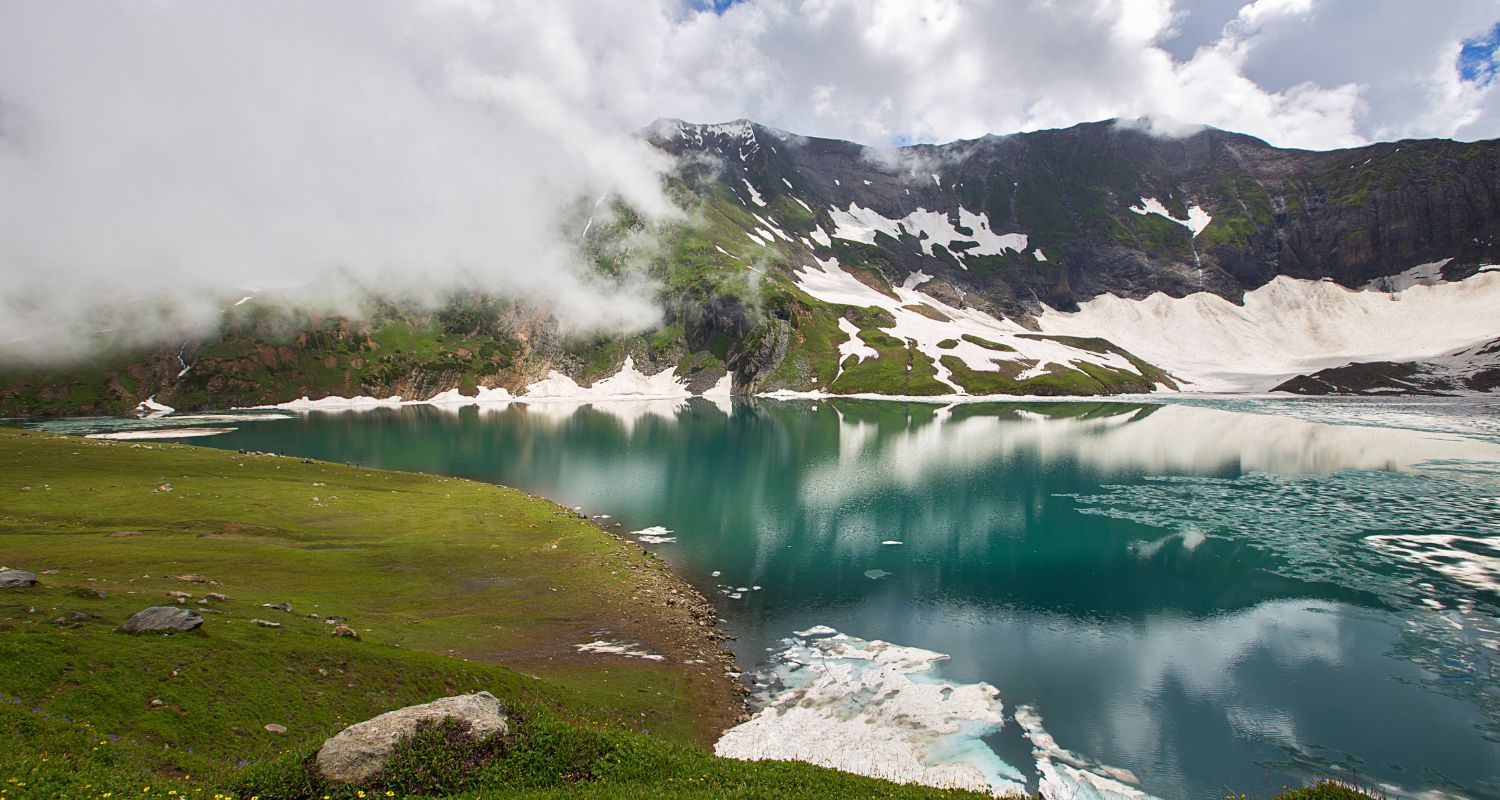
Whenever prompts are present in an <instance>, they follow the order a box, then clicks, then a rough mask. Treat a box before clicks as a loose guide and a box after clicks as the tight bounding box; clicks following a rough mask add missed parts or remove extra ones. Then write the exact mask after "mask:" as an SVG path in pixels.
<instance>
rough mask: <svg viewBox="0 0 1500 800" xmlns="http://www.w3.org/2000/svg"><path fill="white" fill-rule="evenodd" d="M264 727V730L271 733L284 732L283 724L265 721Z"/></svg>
mask: <svg viewBox="0 0 1500 800" xmlns="http://www.w3.org/2000/svg"><path fill="white" fill-rule="evenodd" d="M265 727H266V730H268V731H270V732H271V733H286V726H285V725H277V724H276V723H274V722H271V723H267V724H266V726H265Z"/></svg>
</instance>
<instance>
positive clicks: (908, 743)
mask: <svg viewBox="0 0 1500 800" xmlns="http://www.w3.org/2000/svg"><path fill="white" fill-rule="evenodd" d="M781 645H782V646H781V649H779V650H773V651H772V655H771V656H770V658H769V661H768V663H769V666H768V667H767V668H766V669H765V670H763V671H762V672H760V673H758V674H757V675H756V676H755V684H756V691H755V694H754V697H753V702H754V704H755V705H756V706H757V710H756V712H755V715H754V716H752V717H751V718H750V721H749V722H746V723H743V724H741V725H738V726H736V727H734V728H730V729H729V730H728V731H725V732H724V735H723V736H722V737H720V739H719V741H718V743H717V744H715V745H714V752H715V753H716V754H718V755H720V756H725V757H728V758H738V759H744V760H749V761H757V760H762V759H784V760H791V761H805V762H807V763H811V764H818V765H821V766H825V767H832V768H833V769H840V770H844V771H845V772H853V773H855V774H858V775H868V776H871V777H875V778H884V779H886V780H892V781H896V782H899V783H918V784H924V785H927V786H936V787H942V788H953V789H968V790H971V791H978V792H987V793H989V794H993V795H995V796H1006V795H1011V794H1020V793H1023V792H1025V791H1026V788H1027V786H1026V784H1027V774H1026V773H1024V772H1022V771H1021V770H1020V769H1017V768H1016V767H1014V766H1012V765H1011V764H1008V763H1006V762H1005V761H1004V760H1002V759H1001V758H1000V757H999V756H998V755H996V753H995V752H994V751H993V750H992V749H990V746H989V745H988V744H986V743H985V741H984V737H986V736H989V735H991V734H994V733H996V732H998V731H999V730H1000V729H1001V728H1002V727H1003V726H1004V725H1005V714H1004V710H1005V709H1004V704H1003V703H1002V702H1001V700H1000V691H999V690H998V689H996V688H995V687H994V686H992V685H990V684H988V683H983V682H979V683H960V682H956V681H949V680H945V679H944V678H943V677H942V676H941V675H940V674H939V669H938V665H939V664H940V663H941V662H943V661H946V660H947V659H948V656H946V655H944V654H942V653H935V652H933V651H931V650H924V649H922V648H919V647H906V646H902V645H897V644H892V643H890V642H884V641H880V640H869V641H866V640H864V639H859V638H855V637H853V636H849V635H847V634H843V633H840V632H838V631H837V630H835V629H834V628H831V627H829V626H827V625H814V626H812V627H810V628H808V629H806V630H801V631H796V632H795V636H794V637H793V638H789V639H783V640H782V642H781ZM1015 719H1016V722H1017V723H1019V725H1020V727H1021V730H1022V734H1023V735H1024V736H1025V737H1026V738H1027V739H1028V740H1030V741H1031V743H1032V747H1033V757H1034V759H1035V765H1034V767H1035V769H1034V771H1033V773H1032V774H1033V776H1034V778H1035V788H1036V789H1037V790H1038V791H1039V792H1040V793H1041V796H1042V797H1043V798H1045V799H1046V800H1149V798H1150V797H1151V796H1150V795H1148V794H1147V793H1145V792H1144V791H1142V790H1141V789H1139V788H1137V786H1136V784H1138V783H1139V780H1138V779H1137V778H1136V776H1135V775H1134V774H1133V773H1131V772H1130V771H1129V770H1126V769H1120V768H1117V767H1109V766H1105V765H1103V764H1099V763H1097V762H1094V761H1092V760H1090V759H1088V758H1087V757H1085V756H1082V755H1080V754H1078V753H1075V752H1072V751H1070V750H1065V749H1063V748H1062V747H1060V746H1058V744H1057V742H1056V741H1055V740H1054V739H1053V738H1052V735H1051V734H1049V733H1048V732H1047V730H1046V729H1045V728H1044V727H1043V726H1042V718H1041V715H1040V714H1039V713H1037V711H1036V709H1035V708H1033V707H1030V706H1022V707H1021V708H1020V709H1017V710H1016V712H1015ZM1028 766H1030V765H1028Z"/></svg>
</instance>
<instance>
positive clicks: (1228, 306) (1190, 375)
mask: <svg viewBox="0 0 1500 800" xmlns="http://www.w3.org/2000/svg"><path fill="white" fill-rule="evenodd" d="M1431 266H1432V265H1423V266H1421V267H1415V268H1413V269H1412V270H1409V271H1408V272H1407V273H1405V277H1402V276H1398V277H1397V278H1395V279H1392V282H1393V284H1394V285H1398V286H1404V287H1405V288H1403V289H1401V290H1399V291H1396V292H1390V293H1388V292H1381V291H1358V290H1354V289H1346V288H1344V287H1343V286H1340V285H1338V284H1336V283H1333V282H1332V281H1308V280H1299V279H1297V278H1287V277H1278V278H1275V279H1274V280H1272V281H1271V282H1270V283H1267V284H1266V285H1265V286H1262V287H1260V288H1259V289H1255V290H1254V291H1251V292H1247V293H1246V294H1245V299H1244V305H1242V306H1239V305H1235V304H1234V303H1231V302H1229V301H1228V300H1225V299H1224V298H1222V297H1219V296H1218V295H1214V294H1208V293H1206V292H1202V293H1198V294H1192V295H1189V296H1187V297H1183V298H1173V297H1168V296H1167V295H1164V294H1154V295H1151V296H1150V297H1147V298H1146V299H1144V300H1126V299H1124V298H1120V297H1115V296H1113V295H1106V296H1103V297H1096V298H1094V299H1093V300H1090V301H1088V302H1086V303H1083V304H1082V305H1081V306H1080V308H1079V310H1078V311H1076V312H1072V313H1065V312H1061V311H1053V310H1048V311H1047V313H1045V314H1043V315H1042V316H1041V317H1039V318H1038V320H1037V321H1038V323H1039V324H1040V325H1041V329H1042V331H1043V332H1045V333H1050V334H1059V335H1067V336H1099V337H1103V338H1105V339H1108V340H1110V341H1111V342H1114V343H1115V344H1117V345H1119V346H1120V347H1123V348H1125V349H1126V350H1129V351H1130V352H1131V353H1134V354H1135V355H1136V356H1139V357H1140V358H1143V359H1145V360H1146V361H1149V362H1151V363H1152V364H1155V365H1156V366H1158V367H1161V368H1162V369H1164V370H1167V371H1168V372H1170V373H1172V374H1173V375H1174V376H1176V377H1178V378H1180V379H1182V380H1183V381H1185V382H1187V385H1185V386H1184V387H1183V389H1184V390H1186V391H1196V392H1230V393H1236V392H1265V391H1268V390H1270V389H1271V388H1273V387H1275V386H1276V385H1277V384H1280V383H1281V382H1282V381H1284V380H1286V379H1287V378H1291V377H1293V376H1296V375H1301V374H1304V373H1308V372H1315V371H1317V370H1320V369H1324V368H1326V367H1336V366H1341V365H1343V364H1348V363H1350V362H1356V361H1421V360H1427V359H1433V358H1440V357H1444V356H1448V355H1450V354H1453V353H1456V352H1458V351H1460V350H1463V349H1465V348H1470V347H1472V346H1474V345H1475V344H1477V343H1479V342H1482V341H1489V340H1491V339H1494V338H1496V337H1497V336H1500V311H1497V309H1500V268H1494V267H1489V268H1485V269H1484V270H1481V271H1480V272H1479V273H1478V274H1476V275H1474V276H1472V277H1470V278H1469V279H1467V280H1464V281H1449V282H1431V276H1430V274H1428V273H1430V271H1431ZM1424 277H1425V278H1426V280H1427V282H1425V283H1424V282H1423V280H1421V278H1424Z"/></svg>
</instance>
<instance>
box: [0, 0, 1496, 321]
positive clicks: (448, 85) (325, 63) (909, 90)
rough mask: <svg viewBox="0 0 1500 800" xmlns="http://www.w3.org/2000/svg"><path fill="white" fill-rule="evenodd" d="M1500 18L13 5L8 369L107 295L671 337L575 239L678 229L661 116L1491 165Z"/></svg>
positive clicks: (1103, 0) (1416, 7)
mask: <svg viewBox="0 0 1500 800" xmlns="http://www.w3.org/2000/svg"><path fill="white" fill-rule="evenodd" d="M1497 17H1500V10H1497V8H1496V6H1495V3H1494V2H1493V0H1454V1H1453V2H1451V3H1447V4H1445V5H1444V9H1443V13H1442V14H1436V13H1432V11H1431V9H1427V8H1425V7H1424V6H1422V5H1421V4H1415V3H1409V2H1404V1H1403V0H1255V1H1254V2H1248V1H1245V2H1235V1H1234V0H1194V1H1193V2H1189V1H1188V0H1072V1H1070V2H1066V3H1037V2H1031V1H1030V0H993V2H974V1H972V0H940V1H939V2H934V1H933V0H748V1H747V2H744V3H741V4H738V5H735V6H733V7H731V8H730V9H728V10H727V11H726V12H724V13H723V14H722V15H718V14H714V13H711V12H704V11H701V10H698V8H697V7H696V6H694V5H692V4H690V3H688V2H686V0H554V1H553V2H548V3H523V4H517V3H510V2H501V0H372V2H353V0H346V1H345V2H337V1H335V2H324V3H318V4H307V3H300V2H290V0H270V2H263V3H248V2H247V3H240V4H227V3H217V4H201V3H192V2H185V0H159V1H158V2H153V3H130V2H124V0H113V1H108V0H106V1H103V2H97V3H81V2H71V1H70V0H57V1H56V2H48V3H29V4H28V3H8V4H3V5H0V278H3V281H0V342H4V341H6V340H11V339H16V338H22V337H30V340H32V341H38V340H46V341H52V342H61V341H68V340H70V339H72V338H76V336H77V331H78V330H79V329H80V328H84V329H89V328H90V326H91V325H93V324H94V323H93V321H91V320H89V321H86V320H79V319H77V315H67V314H62V313H61V311H62V310H64V309H69V308H78V307H80V302H79V301H78V300H77V298H78V297H80V296H82V297H86V298H92V299H94V300H98V301H101V302H103V303H104V304H105V305H108V304H109V303H113V302H114V301H116V300H117V299H118V298H121V297H129V296H140V297H143V298H151V300H152V303H153V304H154V303H155V302H156V301H157V300H158V299H160V298H162V297H168V298H175V299H177V300H195V299H197V298H201V297H203V296H204V293H205V291H207V290H210V289H212V290H223V289H227V288H228V287H233V286H243V285H251V284H255V285H272V284H287V283H319V284H329V283H341V282H347V281H349V280H351V279H352V280H357V281H360V282H364V283H377V284H380V285H388V284H390V283H392V282H395V283H404V284H407V285H418V284H428V285H448V284H452V283H456V282H460V281H467V282H471V283H479V284H484V285H490V286H504V287H508V288H511V289H513V290H515V291H517V292H524V293H530V294H532V295H540V296H545V297H550V298H556V299H560V300H561V306H562V307H561V311H562V313H563V315H564V317H565V318H569V319H572V320H574V321H575V322H578V323H580V324H584V323H593V322H600V321H603V322H604V323H605V324H611V325H623V326H626V327H630V326H639V325H642V324H649V323H650V322H651V321H652V320H653V319H654V314H655V311H654V310H653V308H652V305H651V303H650V301H649V287H646V286H642V285H634V286H633V287H632V288H631V289H630V290H628V291H627V292H625V294H624V296H623V297H620V296H618V295H619V294H620V290H617V289H608V288H601V287H600V286H598V285H597V283H596V282H594V281H591V280H589V279H588V278H587V277H585V275H586V269H584V268H583V267H582V266H581V265H580V263H579V260H578V258H577V256H576V254H575V253H574V252H573V250H572V248H571V246H570V245H569V244H568V243H566V242H565V241H563V240H562V239H561V238H559V237H558V236H555V235H554V233H555V231H557V230H558V229H559V228H558V225H559V224H560V223H561V221H562V220H561V219H560V218H559V208H560V207H562V206H564V205H565V204H567V203H568V202H569V201H570V200H572V199H573V198H575V197H577V196H579V195H583V196H587V197H590V198H593V197H597V196H598V195H599V194H601V193H604V192H619V193H621V194H622V195H624V196H626V197H627V198H628V199H629V200H630V201H631V202H632V203H634V204H635V205H637V206H639V207H641V208H644V209H647V210H649V211H651V212H653V213H657V214H670V213H672V211H671V208H670V207H669V206H668V205H667V204H666V202H665V200H664V199H663V198H662V196H661V194H660V192H659V190H658V184H657V176H658V175H659V170H660V169H661V168H662V163H661V161H660V159H659V158H658V157H657V156H655V155H654V154H653V153H651V152H649V151H648V150H646V149H645V148H643V147H642V146H641V145H640V144H639V143H638V142H636V141H634V140H633V139H632V138H631V137H630V135H629V134H630V133H631V132H632V131H633V130H635V129H637V128H639V127H641V126H643V125H645V124H646V123H648V122H649V121H650V120H651V119H653V118H655V117H658V116H676V117H682V118H685V119H690V120H697V121H718V120H727V119H733V118H739V117H749V118H753V119H757V120H759V121H762V122H766V123H768V124H771V125H774V126H776V127H780V128H783V129H786V130H790V131H794V132H797V133H804V134H810V135H822V136H834V137H839V138H848V139H854V140H858V141H862V142H864V143H867V144H871V145H875V146H883V145H887V144H890V143H891V142H892V141H893V140H896V139H902V140H906V139H912V140H916V141H949V140H953V139H958V138H972V137H977V136H980V135H983V134H985V133H991V132H999V133H1004V132H1011V131H1019V130H1032V129H1038V128H1049V127H1063V126H1067V125H1071V124H1074V123H1077V122H1080V121H1085V120H1093V119H1102V118H1107V117H1123V118H1127V119H1137V118H1146V120H1147V121H1146V122H1144V123H1141V124H1144V125H1146V126H1148V127H1149V128H1150V129H1152V130H1156V131H1159V132H1180V131H1183V130H1190V129H1191V128H1190V126H1191V125H1193V124H1197V123H1203V124H1210V125H1215V126H1219V127H1223V128H1229V129H1233V130H1238V131H1243V132H1246V133H1250V134H1253V135H1257V136H1261V137H1263V138H1266V139H1268V140H1269V141H1271V142H1272V143H1274V144H1279V145H1284V146H1297V147H1310V148H1327V147H1336V146H1344V145H1352V144H1359V143H1363V142H1367V141H1371V140H1374V139H1380V138H1389V137H1401V136H1456V137H1464V138H1481V137H1491V136H1497V135H1500V99H1497V95H1496V94H1495V92H1494V91H1493V89H1492V88H1480V87H1477V86H1475V85H1473V84H1471V83H1463V82H1461V81H1460V80H1459V78H1458V74H1457V71H1456V69H1455V68H1454V62H1455V59H1456V56H1457V49H1458V47H1459V44H1460V42H1462V41H1463V40H1464V39H1465V38H1469V37H1472V36H1475V35H1479V34H1481V33H1483V32H1484V31H1486V30H1488V28H1489V26H1490V25H1493V24H1494V22H1495V20H1496V18H1497ZM569 229H570V230H573V229H574V228H572V227H571V226H570V227H569ZM199 305H200V306H201V304H199ZM210 311H211V309H205V308H202V307H198V308H193V309H184V310H182V311H181V312H180V316H182V317H183V318H185V319H191V320H196V319H199V318H208V317H211V314H210V313H209V312H210ZM606 314H607V315H609V316H605V315H606ZM172 324H173V325H178V326H180V325H181V324H186V323H177V322H174V323H172ZM0 347H3V345H0Z"/></svg>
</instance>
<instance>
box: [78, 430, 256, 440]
mask: <svg viewBox="0 0 1500 800" xmlns="http://www.w3.org/2000/svg"><path fill="white" fill-rule="evenodd" d="M237 430H239V428H151V429H149V430H143V431H115V432H113V433H90V434H86V435H85V438H88V439H114V440H118V441H129V440H132V439H189V438H192V437H195V436H218V435H219V434H221V433H232V432H234V431H237Z"/></svg>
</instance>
